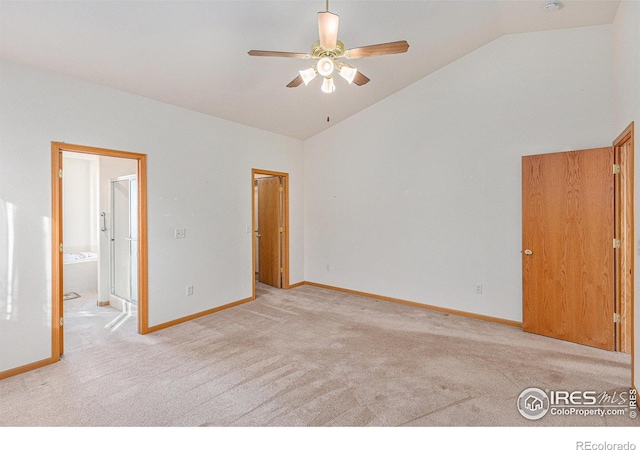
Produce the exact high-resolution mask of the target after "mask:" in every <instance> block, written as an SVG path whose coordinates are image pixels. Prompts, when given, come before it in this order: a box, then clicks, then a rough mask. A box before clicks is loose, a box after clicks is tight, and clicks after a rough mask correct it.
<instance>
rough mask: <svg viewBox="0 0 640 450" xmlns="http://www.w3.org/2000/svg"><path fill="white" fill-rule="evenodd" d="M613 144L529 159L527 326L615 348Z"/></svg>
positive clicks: (525, 193)
mask: <svg viewBox="0 0 640 450" xmlns="http://www.w3.org/2000/svg"><path fill="white" fill-rule="evenodd" d="M613 176H614V175H613V148H611V147H606V148H598V149H589V150H581V151H570V152H563V153H554V154H545V155H534V156H525V157H523V159H522V221H523V224H522V229H523V235H522V244H523V247H522V249H523V256H522V260H523V262H522V273H523V329H524V330H525V331H529V332H532V333H536V334H541V335H545V336H550V337H554V338H558V339H563V340H567V341H571V342H576V343H580V344H585V345H589V346H593V347H598V348H603V349H607V350H614V345H615V329H614V287H615V286H614V284H615V278H614V246H613V238H614V179H613Z"/></svg>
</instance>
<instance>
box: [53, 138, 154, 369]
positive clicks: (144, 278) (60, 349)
mask: <svg viewBox="0 0 640 450" xmlns="http://www.w3.org/2000/svg"><path fill="white" fill-rule="evenodd" d="M63 152H75V153H86V154H91V155H96V156H108V157H114V158H127V159H133V160H136V161H137V163H138V333H140V334H146V333H148V332H149V327H148V303H147V302H148V274H147V258H148V245H147V156H146V155H145V154H142V153H133V152H125V151H119V150H109V149H103V148H96V147H87V146H83V145H75V144H66V143H64V142H52V143H51V193H52V195H51V199H52V204H51V242H52V252H51V258H52V262H51V268H52V269H51V280H52V290H51V292H52V297H51V319H52V324H51V333H52V334H51V361H52V362H56V361H59V360H60V355H62V354H63V353H64V322H63V318H64V306H63V301H64V292H63V289H64V287H63V261H62V260H63V252H62V244H63V236H64V234H63V220H62V219H63V215H62V177H61V174H62V169H63V167H62V153H63Z"/></svg>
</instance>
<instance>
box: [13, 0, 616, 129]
mask: <svg viewBox="0 0 640 450" xmlns="http://www.w3.org/2000/svg"><path fill="white" fill-rule="evenodd" d="M547 2H548V1H545V0H543V1H526V0H522V1H514V0H512V1H458V0H449V1H430V0H422V1H420V0H412V1H366V0H361V1H354V0H349V1H347V0H332V1H331V2H330V4H329V9H330V10H331V11H332V12H334V13H336V14H338V15H339V16H340V28H339V34H338V38H339V39H340V40H341V41H343V42H344V44H345V46H346V47H347V48H353V47H360V46H366V45H371V44H377V43H384V42H391V41H397V40H407V41H408V42H409V44H410V48H409V51H408V52H407V53H403V54H396V55H386V56H375V57H370V58H364V59H358V60H353V61H351V64H352V65H354V66H355V67H357V68H358V69H359V70H360V71H361V72H362V73H364V74H365V75H366V76H368V77H369V78H371V82H370V83H368V84H366V85H364V86H355V85H348V84H347V83H346V81H344V80H342V79H340V78H339V77H338V78H337V79H336V91H335V92H334V93H333V94H324V93H323V92H321V91H320V84H321V82H320V80H319V79H315V80H313V81H312V82H311V83H310V84H309V85H308V86H305V85H304V84H303V85H301V86H299V87H296V88H286V87H285V86H286V84H287V83H288V82H289V81H291V80H292V79H293V78H295V77H296V76H297V75H298V71H299V70H302V69H306V68H308V67H310V66H311V62H310V61H308V60H304V59H290V58H265V57H251V56H249V55H247V52H248V51H249V50H252V49H257V50H277V51H288V52H301V53H309V52H310V51H311V45H312V43H313V42H314V41H316V40H317V39H318V24H317V17H316V13H317V12H319V11H325V9H326V3H325V0H289V1H270V0H261V1H244V0H233V1H217V0H214V1H188V0H184V1H114V0H108V1H100V0H92V1H5V0H0V58H4V59H8V60H12V61H17V62H20V63H24V64H27V65H30V66H34V67H38V68H42V69H46V70H50V71H53V72H57V73H61V74H66V75H69V76H72V77H75V78H79V79H82V80H87V81H90V82H94V83H97V84H101V85H104V86H109V87H112V88H115V89H119V90H122V91H126V92H130V93H133V94H137V95H141V96H144V97H148V98H152V99H156V100H159V101H162V102H165V103H168V104H171V105H175V106H180V107H183V108H187V109H190V110H194V111H198V112H201V113H205V114H209V115H213V116H217V117H221V118H223V119H227V120H231V121H234V122H238V123H242V124H246V125H249V126H252V127H256V128H260V129H264V130H268V131H272V132H274V133H279V134H283V135H287V136H292V137H295V138H299V139H307V138H309V137H311V136H313V135H315V134H317V133H319V132H321V131H322V130H324V129H326V128H327V127H330V126H332V125H335V124H336V123H339V122H340V121H342V120H344V119H346V118H348V117H350V116H352V115H354V114H357V113H358V112H359V111H362V110H363V109H365V108H367V107H369V106H370V105H372V104H374V103H376V102H378V101H380V100H382V99H384V98H385V97H387V96H389V95H391V94H393V93H395V92H397V91H399V90H401V89H403V88H405V87H407V86H409V85H410V84H412V83H414V82H415V81H417V80H419V79H421V78H423V77H425V76H427V75H429V74H430V73H432V72H434V71H436V70H438V69H439V68H441V67H443V66H445V65H447V64H449V63H451V62H453V61H455V60H456V59H458V58H460V57H462V56H464V55H465V54H467V53H470V52H472V51H474V50H475V49H477V48H479V47H481V46H483V45H485V44H487V43H489V42H490V41H492V40H494V39H497V38H499V37H500V36H503V35H505V34H511V33H522V32H531V31H541V30H551V29H557V28H567V27H580V26H589V25H601V24H610V23H612V22H613V19H614V16H615V13H616V10H617V7H618V3H619V2H617V1H584V0H577V1H576V0H574V1H571V0H564V1H563V2H562V3H563V7H562V8H561V9H560V10H558V11H556V12H553V13H550V12H547V11H545V9H544V5H545V4H546V3H547ZM327 117H329V118H330V121H329V122H327Z"/></svg>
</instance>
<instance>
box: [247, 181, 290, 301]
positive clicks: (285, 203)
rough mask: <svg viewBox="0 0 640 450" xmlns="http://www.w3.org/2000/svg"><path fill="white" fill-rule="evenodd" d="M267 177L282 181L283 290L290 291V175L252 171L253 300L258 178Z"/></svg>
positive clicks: (254, 294) (254, 292)
mask: <svg viewBox="0 0 640 450" xmlns="http://www.w3.org/2000/svg"><path fill="white" fill-rule="evenodd" d="M261 175H267V176H273V177H280V178H281V179H282V226H283V231H282V289H289V287H290V285H289V174H288V173H286V172H275V171H272V170H263V169H251V283H252V289H253V295H252V298H253V299H255V298H256V277H255V267H256V239H255V235H254V231H255V229H256V219H257V218H256V198H255V179H256V176H261Z"/></svg>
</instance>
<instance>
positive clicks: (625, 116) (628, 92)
mask: <svg viewBox="0 0 640 450" xmlns="http://www.w3.org/2000/svg"><path fill="white" fill-rule="evenodd" d="M613 81H614V83H613V85H614V90H613V99H614V130H615V133H616V134H618V133H621V132H622V131H623V130H624V129H625V128H626V127H627V126H628V125H629V123H631V122H635V180H636V181H635V194H634V195H635V196H634V211H635V218H634V221H635V239H636V251H637V255H638V256H640V231H638V227H639V226H640V153H639V152H638V150H639V148H640V145H639V144H640V140H639V139H638V136H639V134H638V130H639V129H640V128H639V127H640V3H639V2H622V3H621V4H620V7H619V8H618V13H617V14H616V18H615V21H614V23H613ZM634 279H635V285H636V286H640V258H639V259H637V260H636V263H635V274H634ZM634 301H635V300H634ZM635 305H636V306H635V321H634V324H635V349H636V352H637V351H638V349H640V329H639V327H638V324H639V323H640V307H639V306H638V302H637V301H635ZM634 364H635V367H634V376H635V379H634V384H635V386H636V387H638V386H640V383H639V382H638V375H640V358H638V357H637V355H636V357H635V359H634Z"/></svg>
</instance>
